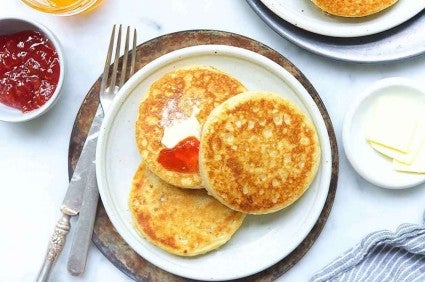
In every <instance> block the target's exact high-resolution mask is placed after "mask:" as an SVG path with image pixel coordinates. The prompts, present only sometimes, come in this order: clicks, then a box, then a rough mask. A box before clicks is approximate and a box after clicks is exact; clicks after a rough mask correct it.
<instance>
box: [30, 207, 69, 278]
mask: <svg viewBox="0 0 425 282" xmlns="http://www.w3.org/2000/svg"><path fill="white" fill-rule="evenodd" d="M70 228H71V225H70V215H67V214H65V213H62V217H61V218H60V219H59V220H58V222H57V223H56V226H55V229H54V231H53V235H52V237H51V238H50V241H49V246H48V248H47V253H46V256H45V258H44V262H43V266H42V267H41V269H40V272H39V273H38V276H37V280H36V281H37V282H45V281H48V280H49V276H50V273H51V270H52V267H53V265H54V264H55V262H56V260H57V258H58V257H59V255H60V253H61V252H62V249H63V246H64V245H65V240H66V235H67V234H68V232H69V229H70Z"/></svg>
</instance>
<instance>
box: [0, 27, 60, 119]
mask: <svg viewBox="0 0 425 282" xmlns="http://www.w3.org/2000/svg"><path fill="white" fill-rule="evenodd" d="M59 74H60V66H59V59H58V54H57V52H56V49H55V48H54V47H53V44H52V43H51V42H50V40H49V39H48V38H46V37H45V36H44V35H42V34H41V33H39V32H37V31H31V30H27V31H21V32H18V33H14V34H10V35H0V103H3V104H5V105H7V106H9V107H13V108H16V109H19V110H21V111H22V112H28V111H31V110H34V109H37V108H39V107H41V106H42V105H44V104H45V103H46V102H47V101H48V100H49V99H50V97H51V96H52V95H53V93H54V92H55V90H56V87H57V84H58V81H59Z"/></svg>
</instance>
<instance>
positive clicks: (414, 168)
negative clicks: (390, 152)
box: [393, 143, 425, 173]
mask: <svg viewBox="0 0 425 282" xmlns="http://www.w3.org/2000/svg"><path fill="white" fill-rule="evenodd" d="M393 168H394V169H395V170H398V171H404V172H416V173H425V143H422V146H421V147H420V150H419V152H418V153H417V155H416V157H415V159H414V160H413V162H412V163H411V164H405V163H402V162H399V161H397V160H393Z"/></svg>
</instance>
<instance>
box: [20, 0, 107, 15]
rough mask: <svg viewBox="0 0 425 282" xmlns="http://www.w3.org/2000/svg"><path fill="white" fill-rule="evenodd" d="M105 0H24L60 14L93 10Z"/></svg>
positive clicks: (42, 10)
mask: <svg viewBox="0 0 425 282" xmlns="http://www.w3.org/2000/svg"><path fill="white" fill-rule="evenodd" d="M102 1H103V0H22V2H24V3H25V4H27V5H28V6H30V7H31V8H33V9H36V10H38V11H40V12H44V13H50V14H54V15H58V16H71V15H75V14H79V13H82V12H87V11H90V10H93V9H94V8H96V7H97V6H99V5H100V3H102Z"/></svg>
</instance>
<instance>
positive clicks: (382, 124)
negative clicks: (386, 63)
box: [366, 95, 418, 153]
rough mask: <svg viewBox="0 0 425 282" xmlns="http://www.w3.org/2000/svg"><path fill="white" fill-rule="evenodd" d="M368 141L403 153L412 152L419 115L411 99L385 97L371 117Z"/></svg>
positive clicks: (380, 100) (378, 101)
mask: <svg viewBox="0 0 425 282" xmlns="http://www.w3.org/2000/svg"><path fill="white" fill-rule="evenodd" d="M369 120H370V123H369V126H368V127H367V128H366V139H367V140H368V141H370V142H373V143H376V144H380V145H383V146H385V147H387V148H391V149H394V150H397V151H400V152H403V153H408V152H409V151H410V150H411V144H412V139H413V135H414V133H415V130H416V126H417V123H418V122H417V121H418V114H417V111H416V106H415V104H414V103H413V102H412V101H410V100H409V99H403V97H399V96H394V95H384V96H381V97H379V98H378V100H377V103H376V105H375V107H374V109H373V111H372V115H371V116H369Z"/></svg>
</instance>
